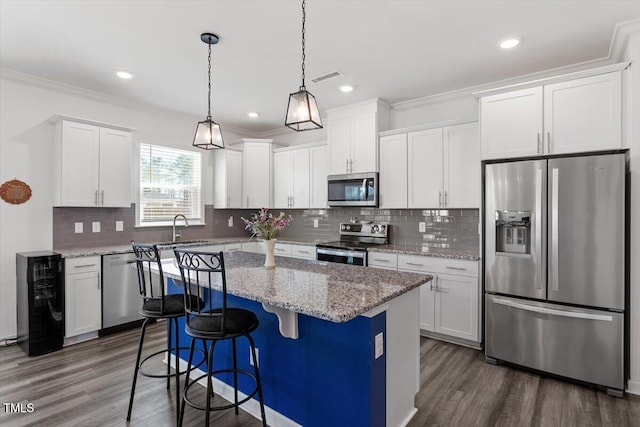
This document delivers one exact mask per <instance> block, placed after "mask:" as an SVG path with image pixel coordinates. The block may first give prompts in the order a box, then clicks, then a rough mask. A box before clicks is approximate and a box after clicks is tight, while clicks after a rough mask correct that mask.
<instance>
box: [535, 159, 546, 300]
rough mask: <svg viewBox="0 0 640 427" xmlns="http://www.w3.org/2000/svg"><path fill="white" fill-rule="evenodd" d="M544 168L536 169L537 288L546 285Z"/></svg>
mask: <svg viewBox="0 0 640 427" xmlns="http://www.w3.org/2000/svg"><path fill="white" fill-rule="evenodd" d="M543 191H544V189H543V188H542V169H537V170H536V196H535V197H536V224H535V226H536V258H537V260H536V261H537V262H536V265H537V267H538V280H536V289H542V288H543V287H544V269H543V263H542V192H543Z"/></svg>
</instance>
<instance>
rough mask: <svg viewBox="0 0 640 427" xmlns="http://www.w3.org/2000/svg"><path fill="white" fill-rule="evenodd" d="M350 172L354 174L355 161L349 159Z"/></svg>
mask: <svg viewBox="0 0 640 427" xmlns="http://www.w3.org/2000/svg"><path fill="white" fill-rule="evenodd" d="M349 172H353V159H349Z"/></svg>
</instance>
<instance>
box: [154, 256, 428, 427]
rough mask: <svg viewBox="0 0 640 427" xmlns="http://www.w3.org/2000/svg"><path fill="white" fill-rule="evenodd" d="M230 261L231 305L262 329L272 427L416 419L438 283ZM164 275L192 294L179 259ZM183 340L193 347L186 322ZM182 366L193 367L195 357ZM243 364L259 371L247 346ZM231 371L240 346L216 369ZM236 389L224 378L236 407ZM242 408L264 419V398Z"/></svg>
mask: <svg viewBox="0 0 640 427" xmlns="http://www.w3.org/2000/svg"><path fill="white" fill-rule="evenodd" d="M224 257H225V266H226V276H227V292H228V305H229V306H230V307H241V308H246V309H248V310H251V311H253V312H254V313H256V315H257V316H258V319H259V321H260V326H259V327H258V329H257V330H256V331H255V332H253V334H252V336H253V337H254V339H255V342H256V347H257V348H258V353H259V357H258V359H259V365H260V376H261V378H262V386H263V391H264V400H265V406H266V408H265V409H266V416H267V422H268V423H269V425H271V426H299V425H302V426H350V427H356V426H385V425H386V426H393V427H395V426H401V425H405V424H406V423H407V422H408V421H409V420H410V419H411V417H412V416H413V415H414V414H415V411H416V409H415V407H414V397H415V394H416V393H417V392H418V389H419V375H420V368H419V348H420V337H419V326H418V325H419V320H418V319H419V286H420V285H422V284H424V283H426V282H428V281H430V280H431V276H429V275H423V274H414V273H405V272H397V271H390V270H379V269H374V268H367V267H360V266H350V265H344V264H334V263H324V262H318V261H308V260H300V259H294V258H283V257H277V258H276V264H277V267H276V268H275V269H266V268H264V267H263V263H264V255H260V254H253V253H246V252H230V253H225V254H224ZM163 271H164V274H165V277H166V278H167V281H166V283H167V289H168V292H169V293H182V287H181V286H180V273H179V270H178V268H177V267H176V265H175V261H174V260H172V259H167V260H163ZM214 298H221V293H220V294H219V295H217V296H214ZM179 333H180V342H181V346H187V345H188V343H189V342H190V337H188V336H187V335H186V334H185V333H184V319H181V326H180V328H179ZM171 339H172V341H171V342H173V338H171ZM198 346H201V344H198ZM180 358H181V359H182V360H181V363H184V364H185V365H186V360H187V358H188V352H187V351H182V352H181V353H180ZM172 361H173V359H172ZM196 362H197V361H196ZM238 365H239V366H238V367H239V368H241V369H246V370H249V371H251V370H252V367H251V366H250V365H249V346H248V343H247V342H246V341H245V340H243V339H239V340H238ZM230 366H232V359H231V345H230V343H226V342H221V343H219V344H218V345H216V349H215V355H214V368H215V369H220V368H223V367H230ZM199 375H201V372H200V371H198V370H196V371H194V372H193V373H192V377H193V378H195V377H197V376H199ZM241 377H242V376H241ZM244 380H245V379H244V378H241V379H240V384H239V388H240V391H241V392H243V393H248V392H250V391H251V390H252V389H253V387H254V384H253V382H252V381H251V380H250V379H246V381H244ZM203 384H204V383H203ZM232 384H233V379H232V376H231V375H230V374H229V375H225V374H221V375H216V376H215V379H214V390H215V392H216V393H217V394H218V395H221V396H223V397H225V398H227V399H228V400H233V387H232ZM241 398H242V396H241ZM242 408H243V409H244V410H245V411H247V412H249V413H251V414H253V415H254V416H256V417H259V414H260V410H259V406H258V402H257V401H256V400H255V399H254V400H251V401H249V402H247V403H246V404H244V405H243V406H242ZM187 410H190V409H189V408H187Z"/></svg>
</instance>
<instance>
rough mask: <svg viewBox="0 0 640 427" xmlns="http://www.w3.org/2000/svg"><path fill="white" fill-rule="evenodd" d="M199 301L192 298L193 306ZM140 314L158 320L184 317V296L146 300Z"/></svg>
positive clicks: (167, 296)
mask: <svg viewBox="0 0 640 427" xmlns="http://www.w3.org/2000/svg"><path fill="white" fill-rule="evenodd" d="M197 301H198V298H197V297H192V301H191V303H192V304H197ZM200 301H202V300H201V299H200ZM163 308H164V310H163ZM140 314H141V315H143V316H144V317H157V318H168V317H174V316H175V317H184V296H183V295H182V294H178V295H165V296H163V297H162V298H161V299H149V300H146V301H144V302H143V303H142V308H141V309H140Z"/></svg>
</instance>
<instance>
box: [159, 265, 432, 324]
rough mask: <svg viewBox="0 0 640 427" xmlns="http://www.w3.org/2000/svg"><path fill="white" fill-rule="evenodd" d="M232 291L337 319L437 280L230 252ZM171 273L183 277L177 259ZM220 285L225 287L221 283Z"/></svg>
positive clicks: (229, 286)
mask: <svg viewBox="0 0 640 427" xmlns="http://www.w3.org/2000/svg"><path fill="white" fill-rule="evenodd" d="M224 261H225V268H226V279H227V291H228V293H229V294H231V295H235V296H238V297H242V298H246V299H249V300H253V301H257V302H260V303H265V304H269V305H272V306H275V307H279V308H283V309H286V310H291V311H294V312H297V313H301V314H306V315H308V316H312V317H316V318H319V319H324V320H329V321H331V322H347V321H349V320H351V319H353V318H355V317H356V316H359V315H361V314H363V313H366V312H367V311H369V310H372V309H374V308H376V307H379V306H380V305H383V304H384V303H386V302H388V301H390V300H392V299H393V298H396V297H398V296H400V295H402V294H404V293H406V292H409V291H410V290H412V289H414V288H417V287H418V286H420V285H422V284H423V283H426V282H428V281H430V280H431V279H432V276H430V275H427V274H417V273H406V272H397V271H390V270H380V269H375V268H367V267H360V266H353V265H346V264H336V263H326V262H319V261H309V260H302V259H295V258H287V257H280V256H276V268H274V269H267V268H264V255H262V254H253V253H247V252H231V253H225V255H224ZM162 269H163V271H164V273H165V275H166V276H168V277H171V278H173V279H178V280H181V278H180V271H179V269H178V268H177V266H176V265H175V260H169V259H167V260H164V261H163V264H162ZM214 287H215V288H217V289H221V285H220V284H219V283H217V284H214Z"/></svg>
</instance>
